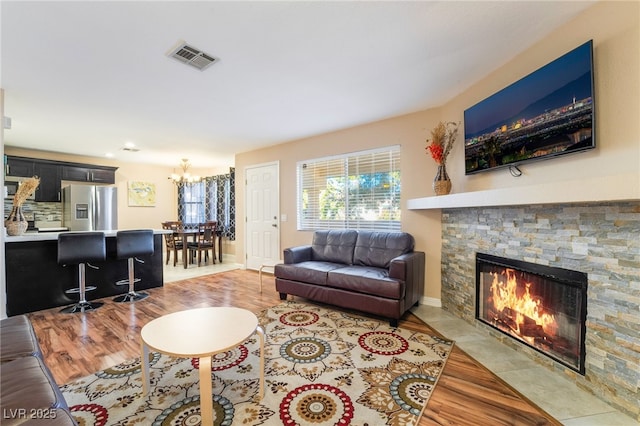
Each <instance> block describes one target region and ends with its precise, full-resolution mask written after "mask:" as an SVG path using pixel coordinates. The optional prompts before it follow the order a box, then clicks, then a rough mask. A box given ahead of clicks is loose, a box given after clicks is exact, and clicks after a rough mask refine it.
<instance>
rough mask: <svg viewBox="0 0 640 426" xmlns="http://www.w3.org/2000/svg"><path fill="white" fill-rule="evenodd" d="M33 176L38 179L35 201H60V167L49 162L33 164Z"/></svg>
mask: <svg viewBox="0 0 640 426" xmlns="http://www.w3.org/2000/svg"><path fill="white" fill-rule="evenodd" d="M34 174H35V175H36V176H38V177H39V178H40V185H38V189H36V194H35V197H36V201H60V200H61V194H60V191H61V182H60V179H62V166H60V165H59V164H56V163H51V162H39V161H36V162H35V167H34Z"/></svg>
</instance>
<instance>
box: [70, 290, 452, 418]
mask: <svg viewBox="0 0 640 426" xmlns="http://www.w3.org/2000/svg"><path fill="white" fill-rule="evenodd" d="M258 318H259V321H260V324H261V325H262V326H263V327H264V329H265V333H266V342H265V356H266V358H265V395H264V398H262V399H261V400H260V399H258V391H259V371H258V369H259V365H260V364H259V339H258V336H257V335H254V336H252V337H251V338H249V339H248V340H247V341H245V342H244V343H242V344H241V345H240V346H238V347H236V348H234V349H232V350H229V351H227V352H223V353H220V354H217V355H215V356H214V357H213V366H212V370H213V372H212V377H213V395H214V396H213V399H214V418H215V421H214V424H216V425H316V426H325V425H348V424H352V425H369V426H377V425H383V424H386V425H415V424H417V423H418V420H419V419H420V415H421V414H422V410H423V409H424V407H425V406H426V404H427V402H428V400H429V397H430V396H431V392H432V391H433V389H434V387H435V386H436V383H437V381H438V378H439V376H440V373H441V372H442V369H443V368H444V365H445V362H446V360H447V358H448V356H449V354H450V352H451V349H452V348H453V342H452V341H448V340H443V339H440V338H438V337H435V336H429V335H427V334H424V333H419V332H415V331H408V330H404V329H402V328H392V327H390V326H389V325H388V323H386V322H380V321H376V320H372V319H368V318H364V317H361V316H357V315H354V314H345V313H343V312H338V311H333V310H330V309H325V308H323V307H318V306H314V305H311V304H304V303H299V302H284V303H282V304H280V305H278V306H276V307H273V308H270V309H267V310H265V311H263V312H261V313H260V314H259V315H258ZM212 331H213V330H212ZM149 358H150V365H151V369H150V371H151V388H150V392H149V394H148V395H146V396H145V395H143V394H142V381H141V373H140V358H136V359H133V360H131V361H130V362H126V363H122V364H119V365H116V366H114V367H112V368H108V369H105V370H103V371H99V372H97V373H95V374H93V375H91V376H88V377H84V378H82V379H79V380H76V381H74V382H72V383H69V384H66V385H65V386H63V387H62V388H61V390H62V392H63V393H64V396H65V398H66V400H67V402H68V404H69V406H70V408H71V411H72V412H73V415H74V416H75V418H76V420H77V421H78V423H79V424H80V425H125V424H126V425H132V424H134V425H135V424H137V425H151V424H153V425H185V426H186V425H198V424H200V401H199V385H198V371H197V369H198V359H197V358H196V359H184V358H173V357H169V356H166V355H161V354H158V353H151V354H150V356H149Z"/></svg>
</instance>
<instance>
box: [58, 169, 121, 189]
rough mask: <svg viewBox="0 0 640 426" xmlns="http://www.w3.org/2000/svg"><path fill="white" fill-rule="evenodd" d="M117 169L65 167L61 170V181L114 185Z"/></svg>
mask: <svg viewBox="0 0 640 426" xmlns="http://www.w3.org/2000/svg"><path fill="white" fill-rule="evenodd" d="M117 169H118V168H117V167H108V166H88V165H86V166H85V165H65V166H64V167H63V168H62V180H72V181H77V182H93V183H102V184H111V183H116V170H117Z"/></svg>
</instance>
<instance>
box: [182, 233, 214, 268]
mask: <svg viewBox="0 0 640 426" xmlns="http://www.w3.org/2000/svg"><path fill="white" fill-rule="evenodd" d="M173 233H174V235H179V236H180V237H181V238H182V265H183V267H184V269H187V267H188V265H189V263H188V260H189V255H188V253H187V252H188V249H187V245H188V243H189V237H193V242H195V241H196V239H197V236H198V234H199V233H200V231H199V230H198V228H180V229H176V230H174V231H173ZM215 238H216V239H217V240H218V260H219V261H220V263H222V231H218V230H216V233H215ZM214 244H215V242H214Z"/></svg>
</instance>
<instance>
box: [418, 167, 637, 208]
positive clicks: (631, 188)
mask: <svg viewBox="0 0 640 426" xmlns="http://www.w3.org/2000/svg"><path fill="white" fill-rule="evenodd" d="M638 200H640V175H638V174H625V175H616V176H605V177H602V176H601V177H598V178H592V179H581V180H575V181H564V182H559V183H545V184H539V185H530V186H519V187H512V188H500V189H490V190H485V191H474V192H462V193H456V194H449V195H441V196H434V197H424V198H412V199H409V200H407V209H409V210H428V209H454V208H468V207H491V206H522V205H533V204H569V203H593V202H607V201H638Z"/></svg>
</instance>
